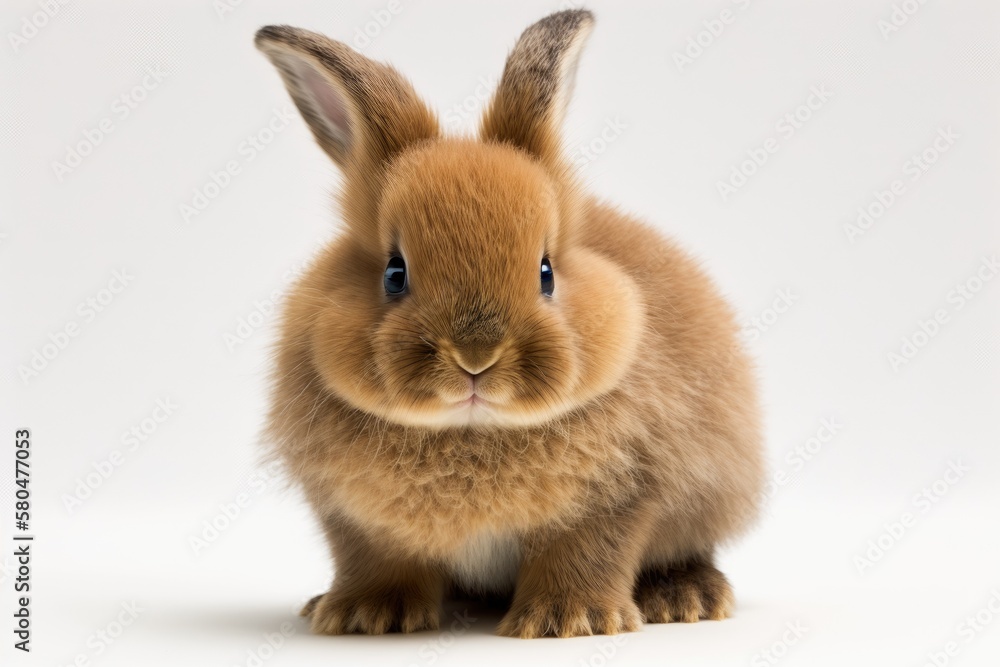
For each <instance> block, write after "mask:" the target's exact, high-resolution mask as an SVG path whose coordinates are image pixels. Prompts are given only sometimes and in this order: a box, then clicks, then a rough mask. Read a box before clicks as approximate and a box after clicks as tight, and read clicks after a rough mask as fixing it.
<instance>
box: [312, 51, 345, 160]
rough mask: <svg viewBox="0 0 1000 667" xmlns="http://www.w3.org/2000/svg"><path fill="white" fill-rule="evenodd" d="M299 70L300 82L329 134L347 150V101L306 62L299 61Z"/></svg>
mask: <svg viewBox="0 0 1000 667" xmlns="http://www.w3.org/2000/svg"><path fill="white" fill-rule="evenodd" d="M299 72H300V74H301V76H302V82H303V83H304V84H305V87H306V89H307V90H308V91H309V93H310V94H311V95H312V98H313V102H314V103H315V105H316V111H317V112H318V113H319V115H320V117H321V118H322V119H323V120H324V121H325V122H326V124H327V126H328V127H329V130H330V134H331V135H332V136H333V137H334V139H336V140H337V141H338V142H340V143H341V144H342V145H343V147H344V149H345V150H349V149H350V146H351V139H352V134H353V131H352V128H351V119H350V113H349V111H348V108H347V101H346V100H345V99H344V98H343V96H341V94H340V93H339V92H338V91H337V89H336V87H335V86H334V85H333V84H332V83H330V82H329V80H328V79H327V78H326V77H325V76H323V75H322V74H321V73H319V72H318V71H316V68H315V67H313V66H312V65H311V64H309V63H308V62H301V63H300V65H299Z"/></svg>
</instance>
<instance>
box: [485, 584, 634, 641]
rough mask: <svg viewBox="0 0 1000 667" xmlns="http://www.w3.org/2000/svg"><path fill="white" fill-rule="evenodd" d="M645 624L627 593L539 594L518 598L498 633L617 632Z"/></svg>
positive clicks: (530, 635)
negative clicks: (611, 594) (610, 594)
mask: <svg viewBox="0 0 1000 667" xmlns="http://www.w3.org/2000/svg"><path fill="white" fill-rule="evenodd" d="M640 627H642V617H641V615H640V613H639V609H638V608H637V607H636V606H635V603H634V602H632V600H630V599H628V597H626V596H621V597H619V596H604V597H602V596H598V595H589V594H577V595H569V594H567V595H563V594H548V595H544V594H538V595H534V596H531V597H529V598H528V599H525V600H520V601H519V600H516V599H515V601H514V604H513V606H511V609H510V611H508V612H507V615H506V616H504V617H503V620H501V621H500V625H499V626H498V627H497V634H499V635H503V636H506V637H520V638H521V639H530V638H533V637H544V636H546V635H550V636H556V637H579V636H581V635H616V634H620V633H622V632H636V631H637V630H639V628H640Z"/></svg>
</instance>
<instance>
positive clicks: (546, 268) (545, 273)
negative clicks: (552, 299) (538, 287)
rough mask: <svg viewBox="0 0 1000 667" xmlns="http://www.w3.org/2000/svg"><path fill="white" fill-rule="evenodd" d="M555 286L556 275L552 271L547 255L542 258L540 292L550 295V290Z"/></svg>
mask: <svg viewBox="0 0 1000 667" xmlns="http://www.w3.org/2000/svg"><path fill="white" fill-rule="evenodd" d="M555 287H556V277H555V274H553V273H552V262H550V261H549V258H548V257H545V258H544V259H542V294H544V295H545V296H552V290H554V289H555Z"/></svg>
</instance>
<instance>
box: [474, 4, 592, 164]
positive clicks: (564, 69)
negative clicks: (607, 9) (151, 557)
mask: <svg viewBox="0 0 1000 667" xmlns="http://www.w3.org/2000/svg"><path fill="white" fill-rule="evenodd" d="M593 25H594V15H593V14H592V13H590V12H589V11H587V10H583V9H577V10H569V11H563V12H557V13H555V14H551V15H549V16H547V17H545V18H544V19H542V20H541V21H539V22H538V23H535V24H534V25H532V26H531V27H529V28H528V29H527V30H525V31H524V33H523V34H522V35H521V38H520V39H519V40H518V41H517V44H516V45H515V46H514V50H513V51H512V52H511V54H510V56H508V58H507V65H506V67H504V71H503V76H502V77H501V78H500V84H499V86H497V91H496V93H495V94H494V96H493V100H492V101H491V102H490V106H489V108H488V109H487V111H486V114H485V115H484V116H483V122H482V126H481V128H480V136H481V137H482V139H483V140H484V141H501V142H507V143H510V144H513V145H515V146H517V147H519V148H523V149H524V150H526V151H528V152H529V153H531V154H533V155H536V156H538V157H539V158H541V159H542V160H543V161H546V162H549V163H551V164H556V163H558V162H559V159H560V154H561V150H562V147H561V144H560V131H559V130H560V127H561V125H562V121H563V117H564V116H565V114H566V107H567V105H568V104H569V98H570V95H571V94H572V92H573V82H574V79H575V78H576V68H577V64H578V62H579V60H580V53H581V52H582V51H583V44H584V42H585V41H586V39H587V35H589V34H590V30H591V29H592V28H593Z"/></svg>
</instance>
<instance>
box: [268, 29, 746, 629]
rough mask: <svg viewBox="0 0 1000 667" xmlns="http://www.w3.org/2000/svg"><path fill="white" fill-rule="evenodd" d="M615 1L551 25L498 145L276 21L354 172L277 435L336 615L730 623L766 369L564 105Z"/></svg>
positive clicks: (321, 606) (313, 117)
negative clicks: (570, 142)
mask: <svg viewBox="0 0 1000 667" xmlns="http://www.w3.org/2000/svg"><path fill="white" fill-rule="evenodd" d="M593 24H594V18H593V15H592V14H591V12H589V11H586V10H570V11H561V12H558V13H555V14H552V15H550V16H548V17H546V18H544V19H542V20H540V21H538V22H537V23H535V24H533V25H531V26H530V27H529V28H528V29H527V30H526V31H525V32H524V33H523V34H522V36H521V37H520V39H519V41H518V42H517V43H516V45H515V47H514V49H513V51H512V52H511V53H510V55H509V58H508V60H507V62H506V65H505V68H504V71H503V74H502V77H501V78H500V80H499V82H498V84H497V88H496V91H495V93H494V95H493V96H492V98H491V100H490V101H489V103H488V106H487V108H486V109H485V111H484V114H483V117H482V121H481V125H480V128H479V131H478V137H468V136H466V137H446V136H444V134H443V133H442V130H441V128H440V127H439V124H438V121H437V119H436V116H435V114H434V113H433V112H432V111H431V110H430V109H429V108H428V107H427V106H426V105H425V104H424V103H423V102H422V101H421V99H420V98H419V97H418V96H417V94H416V93H415V91H414V89H413V87H412V86H411V85H410V83H408V82H407V81H406V80H405V79H404V78H403V77H402V76H401V75H400V74H399V73H398V72H397V71H396V70H395V69H393V68H391V67H389V66H386V65H383V64H380V63H377V62H374V61H373V60H371V59H369V58H367V57H365V56H363V55H361V54H360V53H358V52H356V51H354V50H352V49H351V48H350V47H349V46H347V45H346V44H344V43H341V42H337V41H333V40H331V39H328V38H327V37H324V36H322V35H320V34H316V33H313V32H309V31H306V30H302V29H297V28H292V27H287V26H266V27H263V28H261V29H260V30H259V31H258V32H257V34H256V38H255V43H256V46H257V47H258V48H259V49H260V50H261V51H262V52H263V53H264V54H265V55H266V56H267V57H268V59H269V60H270V61H271V63H273V64H274V66H275V67H276V68H277V71H278V73H279V74H280V77H281V79H282V80H283V83H284V85H285V87H286V88H287V90H288V92H289V94H290V95H291V97H292V99H293V101H294V103H295V105H296V106H297V107H298V110H299V111H300V112H301V115H302V117H303V118H304V120H305V121H306V123H307V125H308V127H309V129H310V130H311V131H312V134H313V135H314V136H315V139H316V141H317V142H318V144H319V146H320V147H321V148H322V149H323V151H325V152H326V153H327V155H328V156H329V157H330V158H331V159H332V160H333V162H334V163H336V165H337V166H338V167H339V169H340V170H341V171H342V173H343V182H342V186H341V188H340V191H339V209H340V212H341V215H342V218H343V226H342V228H341V229H340V231H339V233H338V235H337V236H336V238H335V239H334V240H333V241H332V242H331V243H330V244H329V245H328V247H325V248H323V249H322V250H321V251H320V252H319V254H318V255H317V257H316V258H315V260H314V261H313V262H312V264H311V266H310V268H308V269H307V270H306V271H305V273H304V274H303V275H302V276H301V277H300V279H299V280H298V282H297V283H296V284H295V285H294V287H292V288H291V290H290V293H289V295H288V296H287V298H286V300H285V302H284V305H283V313H282V321H281V325H280V333H279V340H278V342H277V345H276V348H275V358H274V375H273V395H272V400H271V404H270V412H269V416H268V426H267V435H268V436H269V442H271V443H273V448H272V450H270V451H272V452H273V455H274V456H276V457H277V458H278V459H279V460H280V461H281V462H282V464H283V465H284V466H285V467H286V469H287V471H288V474H289V476H290V479H291V480H292V481H293V482H294V483H295V484H296V485H297V486H299V487H300V488H301V489H302V491H303V493H304V496H305V498H306V500H307V501H308V503H309V504H310V506H311V508H312V509H313V510H314V512H315V516H316V517H317V519H318V521H319V522H320V524H321V526H322V528H323V530H324V532H325V535H326V538H327V541H328V542H329V547H330V551H331V555H332V559H333V563H334V578H333V583H332V585H331V587H330V589H329V591H327V592H325V593H324V594H322V595H319V596H316V597H315V598H313V599H312V600H311V601H310V602H309V603H308V604H307V605H306V606H305V608H304V609H303V612H302V613H303V615H304V616H307V617H308V618H309V623H310V627H311V630H312V631H313V632H315V633H319V634H343V633H364V634H381V633H385V632H393V631H394V632H414V631H419V630H431V629H436V628H438V626H439V622H440V619H439V617H440V614H441V610H442V604H443V601H444V600H445V599H446V596H469V597H471V598H472V599H475V598H484V599H485V598H490V599H501V600H504V601H505V604H506V607H505V609H504V615H503V617H502V618H501V620H500V622H499V624H498V626H497V628H496V632H497V634H499V635H502V636H509V637H520V638H531V637H540V636H546V635H548V636H557V637H572V636H579V635H590V634H616V633H624V632H633V631H638V630H640V629H641V627H642V624H643V622H646V623H667V622H694V621H698V620H699V619H723V618H725V617H727V616H729V615H730V614H731V613H732V611H733V605H734V599H733V594H732V589H731V587H730V584H729V583H728V581H727V580H726V577H725V576H724V575H723V574H722V573H721V572H720V571H719V570H718V569H716V567H715V564H714V555H715V551H716V547H717V546H718V545H720V544H722V543H725V542H727V541H728V540H730V539H732V538H734V537H736V536H738V535H740V534H742V533H743V532H745V530H746V529H747V527H748V526H749V525H750V523H751V522H752V520H753V519H754V518H755V515H756V513H757V500H758V497H759V494H760V489H761V487H762V479H763V472H762V454H761V449H762V443H761V433H760V429H761V427H760V416H759V408H758V402H757V397H756V379H755V371H754V369H753V367H752V365H751V363H750V361H749V359H748V357H747V355H746V354H745V352H744V351H743V349H742V347H741V345H740V343H739V339H738V337H737V326H736V324H735V320H734V315H733V312H732V311H731V309H730V307H729V306H728V305H727V303H726V302H725V301H724V300H723V299H722V298H721V297H720V295H719V293H718V291H717V289H716V288H715V287H714V285H713V283H712V282H711V281H710V279H709V278H707V277H706V275H705V273H703V272H702V270H701V269H700V268H699V266H698V265H697V264H696V262H695V261H694V260H692V259H691V258H689V257H688V256H687V255H686V254H685V253H684V252H683V251H682V250H681V249H679V248H678V246H676V245H675V244H674V243H673V242H671V241H669V240H667V239H666V238H664V236H662V235H661V234H660V233H659V232H657V231H656V230H654V229H653V228H651V227H649V226H647V225H646V224H644V223H643V222H640V221H637V220H636V219H634V218H632V217H630V216H628V215H626V214H624V213H622V212H619V211H618V210H617V209H615V208H613V207H611V206H608V205H606V204H603V203H599V202H598V201H597V200H596V199H595V198H594V197H593V196H590V195H588V194H587V193H586V192H584V191H583V190H582V188H581V185H580V182H579V180H578V178H577V177H576V176H575V175H574V173H573V171H572V170H571V168H570V165H569V164H568V163H567V161H566V158H565V156H564V155H563V151H562V147H561V145H560V125H561V122H562V119H563V116H564V114H565V111H566V106H567V102H568V99H569V96H570V92H571V89H572V87H573V81H574V76H575V72H576V68H577V61H578V59H579V56H580V52H581V49H582V46H583V43H584V41H585V39H586V37H587V35H588V33H589V32H590V31H591V28H592V26H593Z"/></svg>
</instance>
